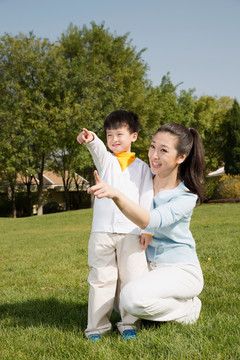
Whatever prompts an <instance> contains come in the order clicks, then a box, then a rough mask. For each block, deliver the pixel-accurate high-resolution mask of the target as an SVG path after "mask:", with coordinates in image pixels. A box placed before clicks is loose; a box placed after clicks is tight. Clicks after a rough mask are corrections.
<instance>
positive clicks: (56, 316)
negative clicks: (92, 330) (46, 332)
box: [0, 298, 87, 331]
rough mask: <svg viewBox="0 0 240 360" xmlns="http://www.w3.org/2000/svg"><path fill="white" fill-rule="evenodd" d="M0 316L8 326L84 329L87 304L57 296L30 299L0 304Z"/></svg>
mask: <svg viewBox="0 0 240 360" xmlns="http://www.w3.org/2000/svg"><path fill="white" fill-rule="evenodd" d="M0 316H1V319H2V320H3V322H5V323H6V325H8V326H9V325H11V326H20V327H24V328H27V327H31V326H53V327H57V328H59V329H61V330H63V331H72V330H76V331H79V330H80V331H84V330H85V328H86V326H87V304H84V305H82V304H78V303H70V302H61V301H59V300H56V299H55V298H50V299H46V300H43V299H36V300H28V301H26V302H18V303H14V304H3V305H0Z"/></svg>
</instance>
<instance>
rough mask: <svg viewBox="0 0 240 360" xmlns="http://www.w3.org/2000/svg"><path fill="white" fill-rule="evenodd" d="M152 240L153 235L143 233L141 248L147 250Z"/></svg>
mask: <svg viewBox="0 0 240 360" xmlns="http://www.w3.org/2000/svg"><path fill="white" fill-rule="evenodd" d="M151 242H152V235H147V234H141V240H140V243H141V249H142V250H145V249H146V248H147V247H148V245H149V244H150V243H151Z"/></svg>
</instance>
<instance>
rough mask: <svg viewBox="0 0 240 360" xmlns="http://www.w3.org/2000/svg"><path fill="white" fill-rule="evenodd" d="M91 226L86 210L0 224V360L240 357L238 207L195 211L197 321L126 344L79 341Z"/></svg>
mask: <svg viewBox="0 0 240 360" xmlns="http://www.w3.org/2000/svg"><path fill="white" fill-rule="evenodd" d="M91 219H92V210H91V209H87V210H79V211H71V212H65V213H60V214H52V215H44V216H39V217H32V218H22V219H8V218H0V249H1V250H0V251H1V253H0V280H1V282H0V359H1V360H7V359H9V360H10V359H11V360H19V359H23V360H35V359H36V360H37V359H41V360H42V359H46V360H52V359H58V360H59V359H61V360H62V359H66V360H71V359H80V360H84V359H90V360H91V359H94V360H98V359H104V360H105V359H106V360H108V359H109V360H110V359H111V360H115V359H119V360H120V359H128V360H133V359H134V360H135V359H174V360H176V359H184V360H186V359H189V360H193V359H206V360H227V359H233V360H236V359H238V358H240V352H239V345H238V344H239V338H240V337H239V320H238V319H239V240H240V204H212V205H210V204H208V205H202V206H201V207H199V208H196V209H195V211H194V215H193V219H192V226H191V229H192V232H193V234H194V237H195V239H196V243H197V250H198V255H199V258H200V262H201V265H202V269H203V273H204V279H205V286H204V290H203V292H202V293H201V295H200V298H201V300H202V303H203V307H202V312H201V316H200V318H199V320H198V322H197V323H196V324H194V325H192V326H183V325H181V324H178V323H174V322H172V323H171V322H169V323H164V324H154V323H147V322H146V323H145V324H144V325H142V327H141V329H140V330H139V332H138V337H137V340H136V341H128V342H122V341H121V340H120V336H119V334H118V333H117V331H116V329H114V331H112V332H110V333H109V334H108V335H106V336H105V337H104V338H103V339H102V341H101V342H99V343H88V342H87V341H86V339H85V337H84V329H85V327H86V324H87V298H88V283H87V276H88V265H87V244H88V239H89V234H90V230H91ZM116 320H118V315H117V314H115V313H114V314H113V316H112V321H113V322H115V321H116Z"/></svg>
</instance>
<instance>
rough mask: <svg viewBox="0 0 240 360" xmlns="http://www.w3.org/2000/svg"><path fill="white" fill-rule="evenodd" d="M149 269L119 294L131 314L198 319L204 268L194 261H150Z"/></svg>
mask: <svg viewBox="0 0 240 360" xmlns="http://www.w3.org/2000/svg"><path fill="white" fill-rule="evenodd" d="M149 267H150V271H149V272H148V273H147V274H145V275H143V276H141V277H139V278H137V279H135V280H133V281H131V282H130V283H129V284H127V285H126V286H125V287H124V289H123V290H122V292H121V294H120V301H121V303H122V305H123V307H124V308H125V309H126V310H127V311H128V312H129V313H130V314H132V315H134V316H136V317H139V318H141V319H146V320H152V321H170V320H176V321H179V322H182V323H191V322H195V321H196V320H197V318H198V316H199V313H200V309H201V302H200V300H199V299H198V298H197V296H198V295H199V294H200V292H201V290H202V288H203V276H202V270H201V267H200V266H199V265H194V264H156V263H149Z"/></svg>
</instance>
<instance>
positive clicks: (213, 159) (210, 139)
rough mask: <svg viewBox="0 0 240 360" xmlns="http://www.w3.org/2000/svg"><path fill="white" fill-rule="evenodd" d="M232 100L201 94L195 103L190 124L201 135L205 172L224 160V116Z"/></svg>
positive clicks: (219, 164)
mask: <svg viewBox="0 0 240 360" xmlns="http://www.w3.org/2000/svg"><path fill="white" fill-rule="evenodd" d="M232 102H233V100H232V99H230V98H228V97H222V98H220V99H217V98H214V97H210V96H202V97H201V98H200V99H198V100H197V101H196V103H195V109H194V121H193V122H192V123H191V126H192V127H195V128H196V129H197V130H198V131H199V133H200V135H201V137H202V141H203V146H204V150H205V162H206V171H207V172H208V171H212V170H214V169H217V168H218V167H220V166H222V163H223V161H224V146H223V145H224V143H225V141H226V135H227V133H226V129H225V124H226V116H227V112H228V110H229V109H230V108H231V106H232Z"/></svg>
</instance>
